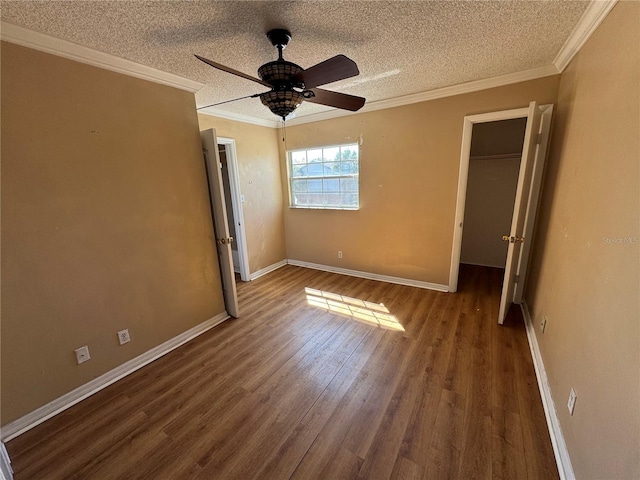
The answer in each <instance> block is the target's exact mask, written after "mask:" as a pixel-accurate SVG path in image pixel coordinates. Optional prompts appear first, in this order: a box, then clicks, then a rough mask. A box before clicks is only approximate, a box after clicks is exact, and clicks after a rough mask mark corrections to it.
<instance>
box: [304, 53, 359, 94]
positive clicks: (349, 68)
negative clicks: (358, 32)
mask: <svg viewBox="0 0 640 480" xmlns="http://www.w3.org/2000/svg"><path fill="white" fill-rule="evenodd" d="M359 74H360V71H359V70H358V66H357V65H356V62H354V61H353V60H351V59H350V58H348V57H346V56H344V55H336V56H335V57H331V58H329V59H328V60H325V61H324V62H320V63H318V64H317V65H314V66H313V67H309V68H307V69H306V70H303V71H302V72H300V73H299V74H298V75H296V78H297V79H298V80H301V81H302V82H303V83H304V87H305V88H306V89H310V88H314V87H319V86H320V85H325V84H327V83H331V82H337V81H338V80H344V79H345V78H350V77H355V76H356V75H359Z"/></svg>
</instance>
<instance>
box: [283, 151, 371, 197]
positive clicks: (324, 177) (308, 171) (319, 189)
mask: <svg viewBox="0 0 640 480" xmlns="http://www.w3.org/2000/svg"><path fill="white" fill-rule="evenodd" d="M358 173H359V151H358V144H357V143H353V144H349V145H338V146H335V147H322V148H313V149H309V150H293V151H290V152H289V192H290V196H291V206H292V207H300V208H332V209H344V210H357V209H358V206H359V194H358Z"/></svg>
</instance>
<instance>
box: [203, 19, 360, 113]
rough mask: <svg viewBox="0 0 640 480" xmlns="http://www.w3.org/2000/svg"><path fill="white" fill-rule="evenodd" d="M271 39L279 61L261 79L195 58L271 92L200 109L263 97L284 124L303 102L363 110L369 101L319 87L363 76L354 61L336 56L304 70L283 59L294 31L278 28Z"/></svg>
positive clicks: (262, 69)
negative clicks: (283, 53)
mask: <svg viewBox="0 0 640 480" xmlns="http://www.w3.org/2000/svg"><path fill="white" fill-rule="evenodd" d="M267 37H268V38H269V40H270V41H271V43H272V44H273V46H274V47H276V48H277V49H278V60H276V61H273V62H269V63H265V64H264V65H262V66H261V67H260V68H259V69H258V75H259V76H260V78H259V79H258V78H255V77H252V76H251V75H247V74H246V73H242V72H239V71H237V70H234V69H233V68H230V67H226V66H224V65H221V64H219V63H216V62H214V61H211V60H209V59H207V58H204V57H201V56H200V55H195V57H196V58H197V59H198V60H200V61H202V62H204V63H206V64H207V65H210V66H212V67H214V68H217V69H219V70H222V71H223V72H227V73H231V74H233V75H237V76H239V77H242V78H245V79H247V80H251V81H253V82H256V83H259V84H261V85H263V86H265V87H268V88H269V89H270V90H269V91H268V92H264V93H256V94H254V95H248V96H246V97H241V98H236V99H233V100H227V101H225V102H220V103H214V104H212V105H207V106H205V107H200V108H199V110H200V109H202V108H207V107H212V106H215V105H221V104H223V103H229V102H234V101H236V100H242V99H244V98H255V97H260V100H261V101H262V103H263V104H264V105H265V106H267V107H269V110H271V111H272V112H273V113H274V114H276V115H277V116H279V117H281V118H282V120H283V121H284V120H285V119H286V117H287V116H288V115H290V114H291V113H292V112H293V111H294V110H295V109H296V108H298V106H299V105H300V104H301V103H302V102H303V101H307V102H311V103H318V104H321V105H327V106H329V107H335V108H341V109H343V110H349V111H352V112H355V111H357V110H359V109H360V108H362V106H363V105H364V102H365V99H364V98H363V97H357V96H355V95H348V94H346V93H339V92H332V91H330V90H324V89H322V88H318V87H319V86H321V85H325V84H327V83H331V82H337V81H338V80H343V79H345V78H350V77H355V76H356V75H359V74H360V71H359V70H358V66H357V65H356V63H355V62H354V61H353V60H351V59H350V58H348V57H346V56H344V55H336V56H335V57H331V58H329V59H328V60H325V61H324V62H320V63H318V64H317V65H314V66H313V67H309V68H307V69H304V68H302V67H301V66H299V65H296V64H295V63H291V62H287V61H286V60H285V59H284V58H282V51H283V50H284V49H285V48H286V46H287V44H288V43H289V40H291V32H289V31H288V30H285V29H281V28H277V29H274V30H270V31H269V32H267Z"/></svg>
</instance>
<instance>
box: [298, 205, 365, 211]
mask: <svg viewBox="0 0 640 480" xmlns="http://www.w3.org/2000/svg"><path fill="white" fill-rule="evenodd" d="M289 208H292V209H295V210H346V211H351V212H355V211H358V210H360V207H330V206H327V207H323V206H320V205H313V206H311V205H310V206H305V205H289Z"/></svg>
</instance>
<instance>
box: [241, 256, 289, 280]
mask: <svg viewBox="0 0 640 480" xmlns="http://www.w3.org/2000/svg"><path fill="white" fill-rule="evenodd" d="M286 264H287V261H286V260H281V261H279V262H277V263H274V264H273V265H269V266H268V267H265V268H263V269H261V270H258V271H257V272H253V273H252V274H250V275H249V280H255V279H256V278H259V277H261V276H263V275H266V274H267V273H271V272H273V271H274V270H277V269H279V268H280V267H284V266H285V265H286Z"/></svg>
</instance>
